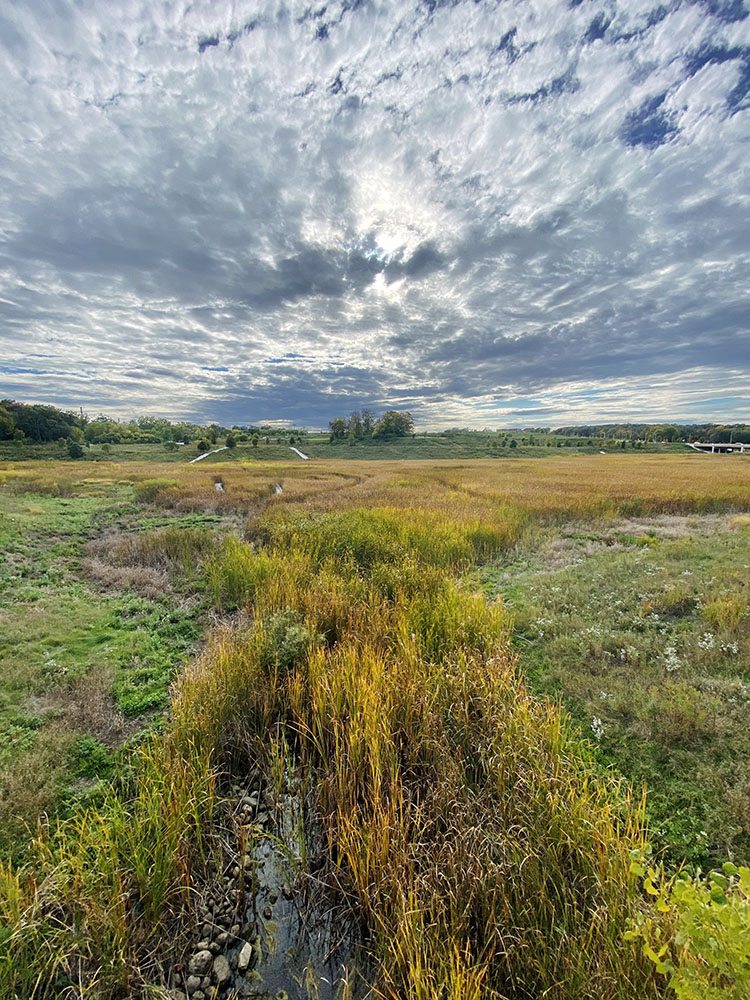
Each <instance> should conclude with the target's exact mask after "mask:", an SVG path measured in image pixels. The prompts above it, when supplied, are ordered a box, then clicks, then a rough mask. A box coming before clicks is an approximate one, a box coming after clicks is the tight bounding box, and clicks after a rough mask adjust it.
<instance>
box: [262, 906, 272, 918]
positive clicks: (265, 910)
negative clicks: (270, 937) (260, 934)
mask: <svg viewBox="0 0 750 1000" xmlns="http://www.w3.org/2000/svg"><path fill="white" fill-rule="evenodd" d="M263 916H264V917H265V918H266V920H270V919H271V917H272V916H273V910H272V909H271V907H270V906H264V907H263Z"/></svg>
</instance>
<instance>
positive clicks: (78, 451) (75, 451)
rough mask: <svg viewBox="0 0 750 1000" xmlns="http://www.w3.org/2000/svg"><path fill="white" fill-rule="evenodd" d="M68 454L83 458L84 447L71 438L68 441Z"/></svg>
mask: <svg viewBox="0 0 750 1000" xmlns="http://www.w3.org/2000/svg"><path fill="white" fill-rule="evenodd" d="M68 454H69V455H70V457H71V458H83V447H82V446H81V445H80V444H79V443H78V442H77V441H74V440H73V439H72V438H71V439H70V441H68Z"/></svg>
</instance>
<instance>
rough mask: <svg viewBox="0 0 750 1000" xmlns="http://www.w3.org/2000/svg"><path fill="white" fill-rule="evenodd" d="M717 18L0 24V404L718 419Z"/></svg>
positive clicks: (724, 219)
mask: <svg viewBox="0 0 750 1000" xmlns="http://www.w3.org/2000/svg"><path fill="white" fill-rule="evenodd" d="M749 15H750V2H749V0H663V2H662V3H659V0H619V2H618V0H504V2H499V0H497V2H496V0H485V2H482V0H466V2H460V0H453V2H439V0H422V2H417V0H405V2H398V0H388V2H376V0H359V2H358V0H337V2H332V3H325V2H323V0H319V2H318V3H317V4H315V5H313V6H308V5H306V4H305V3H302V2H297V0H289V2H287V3H282V2H279V0H267V2H262V0H234V2H229V0H227V2H222V0H194V2H185V0H118V2H117V3H114V2H112V0H3V3H2V5H0V136H2V142H0V395H3V396H11V397H14V398H17V399H21V400H26V401H39V402H54V403H56V404H59V405H63V406H70V407H78V406H79V405H82V406H83V407H84V409H85V410H87V411H88V412H89V413H90V414H91V415H92V416H93V415H96V414H97V413H99V412H105V413H108V414H110V415H113V416H119V417H131V416H133V415H135V414H138V413H145V412H148V413H158V414H162V415H166V416H172V417H188V418H193V419H198V420H208V419H217V420H219V421H221V422H223V423H232V422H238V423H248V422H253V421H260V420H264V419H279V420H286V421H290V422H294V423H301V424H305V425H308V426H320V425H325V424H326V423H327V422H328V420H330V419H331V418H332V417H333V416H336V415H337V414H342V413H348V412H349V411H351V410H352V409H354V408H359V407H362V406H367V407H370V408H373V409H375V410H382V409H385V408H391V407H393V408H397V409H410V410H411V411H412V412H413V414H414V415H415V417H416V419H417V423H418V426H420V427H421V428H424V429H426V428H428V427H442V426H448V425H462V426H472V425H473V426H480V427H483V426H502V425H509V424H519V423H521V424H527V425H538V424H556V423H570V422H576V421H578V422H582V421H585V420H593V419H597V420H608V419H623V418H630V419H636V420H638V419H647V420H650V419H660V418H670V419H682V420H690V419H708V418H721V419H725V420H730V419H742V418H748V416H749V415H750V16H749Z"/></svg>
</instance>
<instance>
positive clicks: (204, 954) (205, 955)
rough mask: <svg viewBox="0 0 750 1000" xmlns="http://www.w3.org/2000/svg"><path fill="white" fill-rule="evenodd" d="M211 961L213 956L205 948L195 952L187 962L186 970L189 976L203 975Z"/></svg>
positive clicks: (209, 966)
mask: <svg viewBox="0 0 750 1000" xmlns="http://www.w3.org/2000/svg"><path fill="white" fill-rule="evenodd" d="M212 962H213V956H212V954H211V952H210V951H208V949H207V948H204V949H203V951H199V952H198V953H197V954H195V955H193V957H192V958H191V959H190V961H189V962H188V971H189V972H190V975H191V976H199V977H200V976H205V974H206V973H207V972H208V970H209V969H210V968H211V963H212Z"/></svg>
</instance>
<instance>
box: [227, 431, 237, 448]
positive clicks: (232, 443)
mask: <svg viewBox="0 0 750 1000" xmlns="http://www.w3.org/2000/svg"><path fill="white" fill-rule="evenodd" d="M236 447H237V438H236V437H235V436H234V434H227V448H236Z"/></svg>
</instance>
